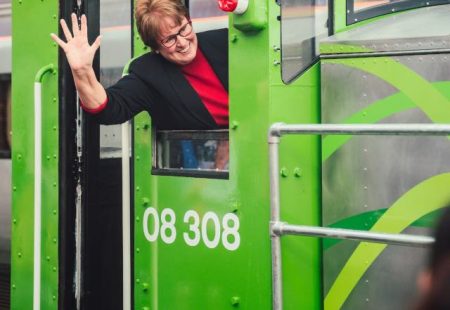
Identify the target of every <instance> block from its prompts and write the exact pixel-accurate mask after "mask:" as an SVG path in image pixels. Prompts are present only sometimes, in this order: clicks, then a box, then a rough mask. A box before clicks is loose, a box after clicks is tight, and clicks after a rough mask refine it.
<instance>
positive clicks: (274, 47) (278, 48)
mask: <svg viewBox="0 0 450 310" xmlns="http://www.w3.org/2000/svg"><path fill="white" fill-rule="evenodd" d="M273 50H274V51H275V52H279V51H280V50H281V48H280V47H279V46H276V45H274V46H273Z"/></svg>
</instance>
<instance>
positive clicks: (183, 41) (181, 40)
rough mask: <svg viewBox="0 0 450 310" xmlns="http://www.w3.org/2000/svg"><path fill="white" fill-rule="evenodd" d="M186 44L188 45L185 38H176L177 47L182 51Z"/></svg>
mask: <svg viewBox="0 0 450 310" xmlns="http://www.w3.org/2000/svg"><path fill="white" fill-rule="evenodd" d="M187 44H189V41H188V40H187V39H186V38H185V37H182V36H178V37H177V47H178V48H181V49H183V48H185V47H186V46H187Z"/></svg>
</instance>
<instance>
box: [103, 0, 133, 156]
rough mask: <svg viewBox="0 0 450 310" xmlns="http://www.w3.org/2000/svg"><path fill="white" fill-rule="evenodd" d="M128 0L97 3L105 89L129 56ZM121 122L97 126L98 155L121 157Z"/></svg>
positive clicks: (110, 0) (129, 7) (119, 72)
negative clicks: (98, 139) (101, 37)
mask: <svg viewBox="0 0 450 310" xmlns="http://www.w3.org/2000/svg"><path fill="white" fill-rule="evenodd" d="M130 15H131V3H130V2H129V1H122V0H109V1H101V2H100V34H101V35H102V36H103V40H102V47H101V51H100V83H101V84H102V85H103V86H104V87H105V88H106V87H109V86H111V85H113V84H115V83H116V82H117V81H118V80H119V79H120V78H121V76H122V71H123V68H124V66H125V65H126V64H127V62H128V61H129V60H130V59H131V29H130V24H131V22H130ZM121 148H122V134H121V127H120V125H109V126H105V125H101V126H100V158H101V159H105V158H119V157H121V156H122V153H121Z"/></svg>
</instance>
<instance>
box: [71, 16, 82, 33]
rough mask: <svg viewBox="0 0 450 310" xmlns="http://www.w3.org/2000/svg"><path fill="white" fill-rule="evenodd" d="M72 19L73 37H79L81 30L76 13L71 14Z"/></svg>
mask: <svg viewBox="0 0 450 310" xmlns="http://www.w3.org/2000/svg"><path fill="white" fill-rule="evenodd" d="M71 17H72V32H73V36H74V37H75V36H77V35H78V34H79V33H80V28H79V27H78V20H77V15H76V14H75V13H72V14H71Z"/></svg>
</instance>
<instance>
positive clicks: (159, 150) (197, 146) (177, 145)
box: [152, 130, 229, 178]
mask: <svg viewBox="0 0 450 310" xmlns="http://www.w3.org/2000/svg"><path fill="white" fill-rule="evenodd" d="M154 132H156V134H154V136H153V150H154V152H153V164H152V168H153V169H152V173H153V174H162V175H180V176H193V177H211V178H228V164H229V162H228V158H229V154H228V130H208V131H192V130H186V131H184V130H183V131H180V130H172V131H170V130H159V131H154Z"/></svg>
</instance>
